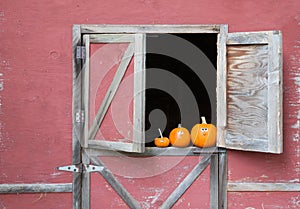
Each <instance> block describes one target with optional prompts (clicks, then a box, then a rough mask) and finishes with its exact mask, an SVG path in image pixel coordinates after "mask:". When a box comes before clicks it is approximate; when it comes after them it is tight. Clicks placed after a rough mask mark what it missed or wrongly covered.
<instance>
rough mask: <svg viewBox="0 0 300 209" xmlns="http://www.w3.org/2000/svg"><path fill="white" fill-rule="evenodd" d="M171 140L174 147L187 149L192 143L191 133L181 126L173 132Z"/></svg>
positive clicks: (170, 136)
mask: <svg viewBox="0 0 300 209" xmlns="http://www.w3.org/2000/svg"><path fill="white" fill-rule="evenodd" d="M169 139H170V143H171V144H172V145H173V146H174V147H187V146H189V144H190V142H191V136H190V132H189V131H188V130H187V129H186V128H184V127H181V124H179V125H178V127H177V128H174V129H173V130H172V131H171V133H170V135H169Z"/></svg>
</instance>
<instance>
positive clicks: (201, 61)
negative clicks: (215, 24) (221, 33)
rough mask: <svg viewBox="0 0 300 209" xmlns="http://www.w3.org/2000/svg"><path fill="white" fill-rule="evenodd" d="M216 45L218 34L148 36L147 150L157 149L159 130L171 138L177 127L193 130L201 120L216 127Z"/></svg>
mask: <svg viewBox="0 0 300 209" xmlns="http://www.w3.org/2000/svg"><path fill="white" fill-rule="evenodd" d="M216 44H217V34H149V35H147V36H146V115H145V137H146V146H154V143H153V140H154V138H155V137H159V132H158V130H157V129H158V128H160V129H161V130H162V131H163V135H164V136H166V137H169V133H170V132H171V130H172V129H173V128H176V127H177V126H178V124H181V125H182V126H183V127H185V128H187V129H188V130H191V128H192V127H193V125H194V124H196V123H200V117H201V116H205V117H206V120H207V122H208V123H215V119H213V118H212V115H216V109H215V108H212V106H213V107H215V105H212V104H211V102H215V101H216V98H215V97H216V95H215V88H216V85H215V80H213V79H216V78H215V75H216V69H217V67H216V65H217V45H216ZM212 75H213V77H212ZM212 78H213V79H212ZM209 84H212V85H209ZM208 88H214V89H211V91H208ZM208 92H210V93H208ZM211 92H212V93H211Z"/></svg>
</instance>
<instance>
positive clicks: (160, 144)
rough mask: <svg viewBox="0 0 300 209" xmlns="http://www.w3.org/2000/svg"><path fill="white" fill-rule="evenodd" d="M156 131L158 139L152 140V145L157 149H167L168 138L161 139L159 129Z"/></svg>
mask: <svg viewBox="0 0 300 209" xmlns="http://www.w3.org/2000/svg"><path fill="white" fill-rule="evenodd" d="M158 131H159V134H160V137H159V138H155V139H154V144H155V145H156V146H157V147H167V146H169V143H170V140H169V139H168V137H163V135H162V133H161V130H160V129H158Z"/></svg>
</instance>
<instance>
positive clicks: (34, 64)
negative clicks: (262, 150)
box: [0, 0, 300, 209]
mask: <svg viewBox="0 0 300 209" xmlns="http://www.w3.org/2000/svg"><path fill="white" fill-rule="evenodd" d="M299 12H300V3H299V0H286V1H272V0H266V1H259V0H253V1H238V2H237V1H234V0H227V1H222V0H218V1H208V0H204V1H196V0H195V1H183V0H172V1H171V0H165V1H159V0H130V1H128V0H125V1H117V0H111V1H94V0H92V1H79V0H74V1H71V0H54V1H53V0H51V1H50V0H44V1H37V0H28V1H15V0H11V1H8V0H6V1H2V2H1V7H0V37H1V48H0V83H1V88H0V156H1V157H0V167H1V171H0V183H51V182H55V183H68V182H71V175H70V174H68V173H63V172H58V171H56V170H55V167H56V166H59V165H65V164H68V163H70V162H71V132H72V125H71V117H72V114H71V101H72V99H71V96H72V65H71V62H72V58H71V40H72V37H71V29H72V25H73V24H92V23H97V24H213V23H217V24H218V23H227V24H229V31H230V32H235V31H261V30H274V29H276V30H281V31H282V33H283V59H284V66H283V68H284V153H283V154H282V155H270V154H258V153H250V152H249V153H248V152H247V153H246V152H239V151H230V152H229V180H230V181H242V182H252V181H256V182H274V181H276V182H298V183H299V182H300V142H299V140H300V139H299V135H300V100H299V98H300V80H299V77H300V73H299V68H300V50H299V47H300V28H299V24H300V13H299ZM196 160H197V158H188V159H184V160H183V161H181V162H180V163H179V164H178V165H177V166H174V167H173V168H172V169H170V170H168V171H166V172H164V173H162V174H160V175H156V176H152V177H147V178H143V179H142V178H134V179H132V178H124V177H122V176H118V178H119V180H120V181H121V183H122V184H124V185H125V186H126V188H127V189H128V190H129V191H130V192H132V193H133V196H134V197H136V199H137V200H139V201H141V204H142V205H143V208H157V207H158V205H159V204H161V203H162V201H164V200H165V199H166V197H167V196H168V195H169V194H170V193H171V192H172V191H173V189H174V188H175V185H177V184H178V183H179V180H182V178H183V177H184V176H185V175H187V173H188V171H189V170H191V169H192V167H193V165H194V164H195V162H196ZM167 162H168V159H166V158H164V159H162V160H153V164H152V166H153V167H155V166H158V167H160V166H161V167H163V166H164V165H166V163H167ZM94 175H95V174H93V177H92V183H93V184H92V203H91V204H92V208H126V206H125V204H124V203H123V202H122V200H121V199H120V198H119V197H117V195H116V194H115V192H113V191H112V190H111V188H110V187H109V186H108V185H107V183H106V182H105V181H104V180H103V179H101V178H99V177H98V176H99V175H96V176H94ZM98 179H99V180H98ZM208 180H209V173H208V171H205V173H204V175H203V177H201V178H199V179H198V180H197V182H196V184H195V185H193V186H192V187H191V188H190V189H189V191H187V193H186V194H185V195H184V196H183V198H181V199H180V200H179V201H178V202H177V203H176V205H175V208H194V209H196V208H205V209H206V208H209V190H208V189H209V184H208ZM202 186H203V187H202ZM71 204H72V203H71V194H25V195H0V208H8V209H17V208H49V209H50V208H71ZM228 205H229V208H230V209H244V208H256V209H257V208H262V209H267V208H272V209H274V208H299V207H300V195H299V193H293V192H285V193H269V192H267V193H261V192H260V193H255V192H252V193H239V192H236V193H229V200H228Z"/></svg>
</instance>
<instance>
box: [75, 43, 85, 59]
mask: <svg viewBox="0 0 300 209" xmlns="http://www.w3.org/2000/svg"><path fill="white" fill-rule="evenodd" d="M84 58H85V46H77V47H76V59H84Z"/></svg>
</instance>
